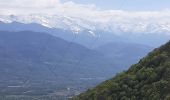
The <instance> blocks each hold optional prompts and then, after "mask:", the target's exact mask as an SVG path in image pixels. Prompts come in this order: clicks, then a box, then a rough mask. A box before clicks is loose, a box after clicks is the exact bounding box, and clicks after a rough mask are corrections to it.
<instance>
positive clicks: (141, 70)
mask: <svg viewBox="0 0 170 100" xmlns="http://www.w3.org/2000/svg"><path fill="white" fill-rule="evenodd" d="M74 100H170V42H169V43H167V44H166V45H164V46H162V47H160V48H158V49H155V50H154V51H153V52H151V53H150V54H148V56H147V57H145V58H143V59H142V60H140V61H139V63H137V64H135V65H132V67H131V68H130V69H129V70H128V71H126V72H123V73H120V74H118V75H117V76H116V77H114V78H113V79H111V80H108V81H105V82H103V83H102V84H100V85H99V86H97V87H96V88H94V89H92V90H89V91H87V92H86V93H83V94H80V95H79V96H77V97H75V98H74Z"/></svg>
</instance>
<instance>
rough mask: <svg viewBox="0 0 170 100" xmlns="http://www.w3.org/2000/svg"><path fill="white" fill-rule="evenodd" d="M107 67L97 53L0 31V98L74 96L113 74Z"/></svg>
mask: <svg viewBox="0 0 170 100" xmlns="http://www.w3.org/2000/svg"><path fill="white" fill-rule="evenodd" d="M100 65H102V66H106V67H100ZM109 66H114V65H113V63H111V61H109V60H108V59H107V58H105V57H104V56H103V55H101V54H100V53H98V52H97V51H94V50H91V49H88V48H86V47H84V46H82V45H79V44H76V43H72V42H68V41H65V40H63V39H61V38H58V37H55V36H52V35H49V34H47V33H38V32H31V31H22V32H6V31H0V79H1V80H0V95H3V94H4V95H22V94H24V95H27V94H29V95H32V94H35V95H37V94H41V95H44V94H45V95H46V94H51V93H54V92H58V91H67V88H71V91H72V90H73V92H71V93H74V91H75V90H76V89H78V90H77V91H81V90H84V89H86V88H87V87H91V86H94V85H95V84H96V83H98V82H101V81H102V80H104V79H105V78H107V77H109V76H111V75H113V74H115V72H114V71H116V70H115V69H117V68H114V67H109ZM80 85H81V86H80ZM63 94H64V95H67V93H63ZM68 94H69V93H68Z"/></svg>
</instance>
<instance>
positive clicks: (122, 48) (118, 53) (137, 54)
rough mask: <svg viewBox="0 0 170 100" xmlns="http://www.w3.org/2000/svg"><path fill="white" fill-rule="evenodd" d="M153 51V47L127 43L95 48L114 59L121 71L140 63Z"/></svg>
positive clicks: (112, 43)
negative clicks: (141, 59)
mask: <svg viewBox="0 0 170 100" xmlns="http://www.w3.org/2000/svg"><path fill="white" fill-rule="evenodd" d="M152 49H153V47H150V46H147V45H142V44H135V43H125V42H111V43H107V44H105V45H101V46H99V47H97V48H95V50H97V51H99V52H101V53H103V54H104V55H106V56H107V57H108V58H110V59H112V60H113V61H114V63H115V64H116V65H117V66H120V68H121V70H125V69H127V68H128V67H129V66H130V65H132V64H134V63H136V62H138V61H139V60H140V58H142V57H144V56H145V55H147V54H148V52H150V51H151V50H152Z"/></svg>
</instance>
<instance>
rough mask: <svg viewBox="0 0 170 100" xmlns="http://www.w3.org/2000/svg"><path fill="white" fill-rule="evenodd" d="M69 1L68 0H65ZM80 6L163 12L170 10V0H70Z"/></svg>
mask: <svg viewBox="0 0 170 100" xmlns="http://www.w3.org/2000/svg"><path fill="white" fill-rule="evenodd" d="M67 1H69V0H67ZM70 1H73V2H75V3H80V4H95V5H96V6H97V7H99V8H101V9H123V10H140V11H141V10H164V9H169V8H170V0H70Z"/></svg>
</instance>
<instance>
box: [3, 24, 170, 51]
mask: <svg viewBox="0 0 170 100" xmlns="http://www.w3.org/2000/svg"><path fill="white" fill-rule="evenodd" d="M5 22H6V21H3V22H0V31H12V32H18V31H34V32H45V33H49V34H52V35H54V36H57V37H60V38H63V39H65V40H67V41H72V42H75V43H78V44H81V45H84V46H86V47H88V48H94V47H98V46H101V45H104V44H107V43H110V42H126V43H134V44H144V45H149V46H151V47H157V46H160V45H161V44H163V43H165V42H167V41H168V40H169V39H170V38H169V35H165V34H162V33H154V34H150V33H148V34H142V33H140V34H138V33H136V34H134V33H122V32H106V31H102V30H95V31H92V30H89V29H85V30H82V31H73V30H69V29H63V28H54V27H52V28H51V27H47V26H43V25H41V24H38V23H34V22H33V23H26V24H25V23H20V22H15V21H13V22H11V23H5Z"/></svg>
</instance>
